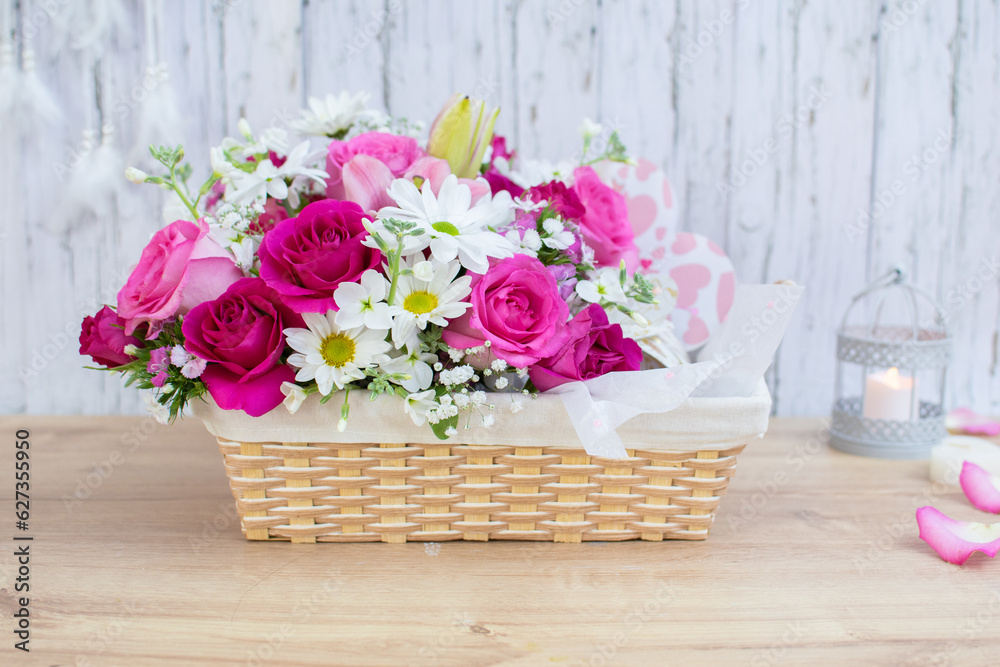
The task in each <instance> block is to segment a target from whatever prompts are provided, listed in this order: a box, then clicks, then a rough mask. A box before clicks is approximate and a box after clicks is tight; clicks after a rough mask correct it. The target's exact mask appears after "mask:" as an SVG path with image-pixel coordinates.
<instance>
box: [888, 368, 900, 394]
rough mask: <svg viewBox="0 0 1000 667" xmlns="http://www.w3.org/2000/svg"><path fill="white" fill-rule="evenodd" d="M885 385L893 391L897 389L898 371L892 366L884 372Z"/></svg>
mask: <svg viewBox="0 0 1000 667" xmlns="http://www.w3.org/2000/svg"><path fill="white" fill-rule="evenodd" d="M885 383H886V384H887V385H889V386H890V387H892V388H893V389H899V369H898V368H896V367H895V366H893V367H892V368H890V369H889V370H887V371H886V372H885Z"/></svg>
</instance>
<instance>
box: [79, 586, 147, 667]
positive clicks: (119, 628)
mask: <svg viewBox="0 0 1000 667" xmlns="http://www.w3.org/2000/svg"><path fill="white" fill-rule="evenodd" d="M140 611H142V609H141V608H140V607H139V605H138V603H136V602H134V601H130V602H122V603H121V605H120V607H119V612H118V614H117V615H116V616H115V618H113V619H112V620H110V621H108V622H107V623H106V624H105V625H104V627H103V628H101V629H100V630H96V631H94V632H92V633H91V634H90V636H89V637H88V638H87V654H86V655H77V656H75V658H74V659H73V665H74V667H97V665H98V664H100V663H98V662H94V661H92V659H96V658H98V657H99V656H101V655H103V654H104V652H105V651H107V650H108V649H110V648H111V646H112V645H113V644H114V643H115V642H117V641H118V640H120V639H121V638H122V635H124V634H125V630H126V629H128V627H129V626H130V625H132V624H133V623H134V622H135V618H136V616H137V615H138V614H139V612H140Z"/></svg>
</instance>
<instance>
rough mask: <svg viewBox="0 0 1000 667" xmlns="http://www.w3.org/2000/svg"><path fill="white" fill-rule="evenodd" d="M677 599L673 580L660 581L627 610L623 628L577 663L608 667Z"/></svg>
mask: <svg viewBox="0 0 1000 667" xmlns="http://www.w3.org/2000/svg"><path fill="white" fill-rule="evenodd" d="M676 599H677V591H676V590H675V588H674V584H673V582H666V581H660V582H659V583H658V585H657V587H656V590H655V591H654V592H653V594H652V595H651V596H650V597H648V598H646V599H645V600H643V601H641V602H637V603H636V604H634V605H633V606H632V608H631V609H629V610H628V611H627V612H625V614H624V617H623V619H622V625H623V626H624V627H623V628H622V629H621V630H618V631H617V632H615V633H614V634H613V635H612V636H610V637H607V638H604V639H602V640H601V641H600V642H599V643H598V644H597V646H595V647H594V650H593V652H592V653H591V654H590V656H589V657H588V658H587V660H586V661H581V662H577V663H576V664H577V665H580V666H584V665H585V666H586V667H606V665H610V664H612V663H611V661H612V660H613V659H614V658H615V656H617V655H618V651H620V650H621V649H622V648H624V647H625V646H626V645H628V643H629V641H631V639H632V637H634V636H635V635H637V634H638V633H639V632H640V631H641V630H642V628H643V627H644V626H645V625H646V624H647V623H649V622H650V621H653V620H655V619H658V618H659V617H661V616H662V615H663V614H664V612H665V611H666V609H667V607H668V606H669V605H670V604H671V603H672V602H673V601H674V600H676ZM615 664H618V663H617V662H616V663H615Z"/></svg>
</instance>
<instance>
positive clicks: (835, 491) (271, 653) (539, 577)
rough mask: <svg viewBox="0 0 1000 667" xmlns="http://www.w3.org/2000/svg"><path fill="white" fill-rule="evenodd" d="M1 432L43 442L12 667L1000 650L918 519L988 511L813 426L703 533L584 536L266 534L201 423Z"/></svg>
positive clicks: (747, 658) (785, 657)
mask: <svg viewBox="0 0 1000 667" xmlns="http://www.w3.org/2000/svg"><path fill="white" fill-rule="evenodd" d="M0 428H2V431H3V433H4V434H5V439H6V440H7V441H8V443H9V442H10V441H12V440H13V439H14V434H15V431H16V430H17V429H19V428H27V429H29V430H30V432H31V455H32V456H31V466H32V468H31V470H32V489H31V496H32V504H31V520H30V526H29V531H27V533H28V534H30V535H32V536H33V537H34V540H33V541H32V542H31V543H30V544H31V574H30V586H31V591H30V596H31V597H30V605H29V608H30V614H31V616H30V618H31V640H30V644H29V646H30V647H31V652H30V653H29V654H25V653H22V652H21V651H16V650H14V648H13V644H14V641H16V640H15V638H14V635H13V634H12V629H13V621H12V614H13V613H14V612H15V611H16V609H17V607H16V597H18V596H17V595H15V594H14V578H15V577H16V576H17V575H16V574H15V572H16V565H15V563H14V556H13V555H12V552H13V548H9V545H15V544H23V542H20V543H15V542H13V541H12V537H13V534H14V533H15V529H14V517H13V516H12V515H13V513H14V512H13V510H14V508H13V483H12V481H11V480H12V479H13V475H12V474H11V472H4V473H2V477H3V479H4V480H7V481H5V482H4V483H3V484H2V488H0V494H2V498H3V502H2V507H3V508H4V510H5V511H4V512H3V514H5V515H7V520H3V521H2V522H0V524H2V526H3V528H2V531H0V539H3V540H5V542H6V544H7V545H8V548H7V549H4V550H3V553H4V554H6V555H4V556H0V603H2V613H3V616H4V618H5V619H6V620H5V621H4V626H3V628H4V632H3V633H2V634H0V638H2V639H0V641H2V646H0V664H2V665H22V664H24V665H66V666H70V665H73V666H81V667H82V666H86V665H102V666H103V665H127V666H129V667H135V666H142V665H154V666H155V665H170V666H174V665H199V664H205V665H393V666H395V665H458V666H462V667H467V666H476V665H505V666H506V665H752V666H757V665H780V664H784V665H838V666H842V665H851V664H854V665H883V664H884V665H987V664H994V665H995V664H997V663H998V662H1000V561H994V560H991V559H989V558H986V557H985V556H983V555H982V554H976V555H974V556H973V558H972V559H971V560H970V561H969V562H968V563H967V564H966V565H965V566H964V567H957V566H954V565H949V564H948V563H945V562H943V561H941V560H940V559H939V558H938V557H937V556H936V555H935V554H934V553H933V552H932V551H931V550H930V548H929V547H928V546H927V545H926V544H924V543H923V542H922V541H921V540H920V539H919V538H918V537H917V526H916V522H915V520H914V511H915V510H916V509H917V508H918V507H920V506H922V505H926V504H934V505H935V506H937V507H938V508H940V509H941V510H942V511H944V512H945V513H946V514H949V515H951V516H953V517H956V518H960V519H974V520H980V521H984V520H986V521H988V520H989V519H990V518H991V517H989V516H988V515H983V514H981V513H979V512H977V511H976V510H975V509H973V508H972V507H971V506H970V505H969V504H968V503H967V502H966V501H965V499H964V497H963V496H962V493H961V492H960V491H959V490H957V489H950V488H941V487H940V486H935V485H933V484H931V483H930V481H929V480H928V476H927V463H926V462H894V461H880V460H872V459H864V458H859V457H854V456H850V455H847V454H842V453H839V452H836V451H833V450H831V449H829V448H828V447H826V446H825V445H821V444H820V443H819V440H818V438H820V437H822V435H823V431H822V426H821V423H820V421H819V420H815V419H774V420H772V422H771V430H770V433H769V434H768V436H767V437H766V438H765V439H764V440H763V441H758V442H755V443H751V445H750V446H749V447H748V448H747V450H746V452H744V454H743V455H741V457H740V462H739V466H738V468H737V475H736V478H735V480H734V481H733V483H732V485H731V486H730V491H729V495H728V496H727V497H726V499H725V501H724V502H723V504H722V508H721V509H720V513H719V516H718V518H717V521H716V524H715V526H714V527H713V529H712V534H711V536H710V538H709V539H708V541H707V542H663V543H646V542H621V543H585V544H582V545H569V544H549V543H544V544H541V543H506V542H500V543H472V542H469V543H466V542H447V543H443V544H405V545H388V544H296V545H293V544H288V543H249V542H246V541H245V540H244V538H243V536H242V534H241V533H240V529H239V525H238V520H237V519H236V517H235V511H234V508H233V501H232V497H231V495H230V492H229V486H228V483H227V480H226V478H225V475H224V473H223V467H222V458H221V455H220V454H219V452H218V449H217V446H216V444H215V442H214V440H213V438H212V437H210V436H209V435H208V433H207V432H206V431H205V430H204V429H203V427H202V426H201V424H200V423H199V422H195V421H193V420H188V421H186V422H183V423H179V424H177V425H174V426H171V427H165V426H158V425H156V424H155V422H152V421H151V420H150V419H143V418H126V417H101V418H87V417H55V418H52V417H3V418H0ZM4 451H6V452H7V454H6V461H4V462H0V466H10V468H11V469H12V468H13V466H14V449H13V447H10V446H7V447H5V448H4ZM19 534H22V533H20V532H19Z"/></svg>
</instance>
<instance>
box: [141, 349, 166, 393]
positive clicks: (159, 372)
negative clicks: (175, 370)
mask: <svg viewBox="0 0 1000 667" xmlns="http://www.w3.org/2000/svg"><path fill="white" fill-rule="evenodd" d="M169 367H170V348H166V347H158V348H156V349H155V350H152V351H151V352H150V353H149V363H148V364H146V370H147V371H148V372H150V373H152V374H153V379H152V380H151V381H152V383H153V386H154V387H162V386H163V385H164V383H166V381H167V369H168V368H169Z"/></svg>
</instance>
